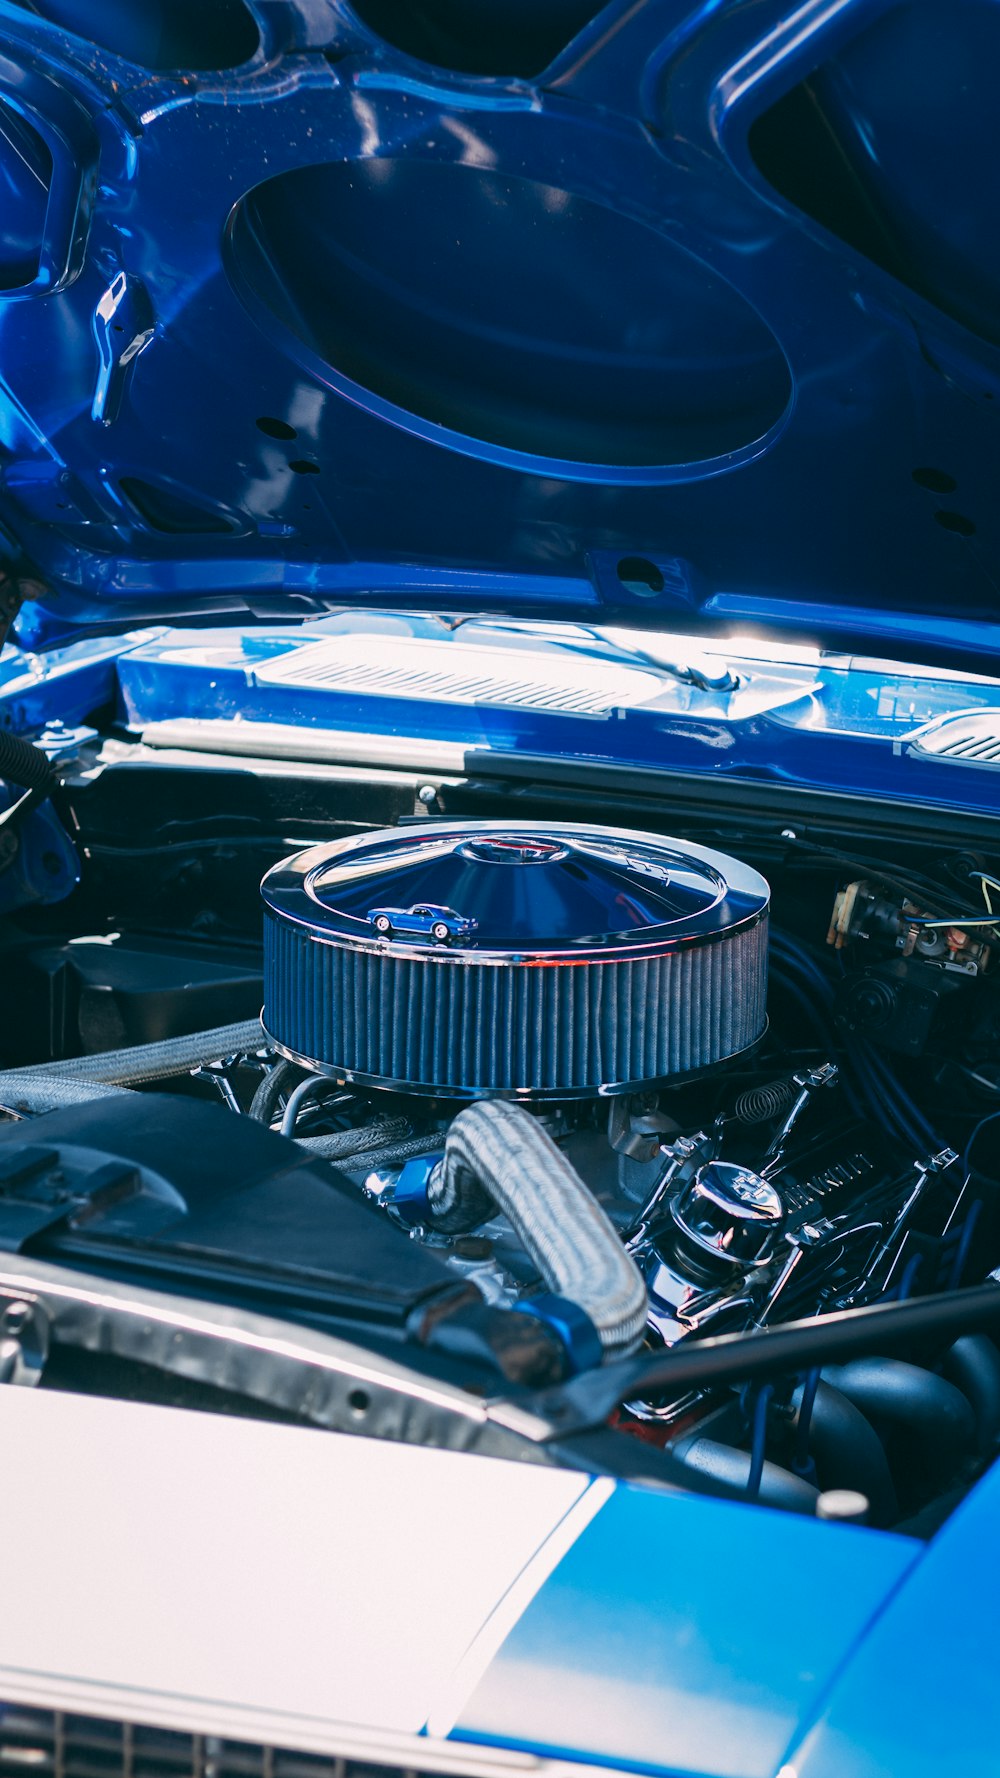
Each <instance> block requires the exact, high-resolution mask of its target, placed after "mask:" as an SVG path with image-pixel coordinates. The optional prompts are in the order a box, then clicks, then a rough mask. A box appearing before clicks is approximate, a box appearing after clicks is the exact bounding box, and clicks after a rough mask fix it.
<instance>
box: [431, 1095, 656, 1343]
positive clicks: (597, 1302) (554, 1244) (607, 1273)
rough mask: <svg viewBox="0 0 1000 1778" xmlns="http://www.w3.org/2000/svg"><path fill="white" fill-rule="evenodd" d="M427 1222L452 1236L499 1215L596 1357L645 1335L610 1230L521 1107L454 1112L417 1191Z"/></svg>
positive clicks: (625, 1263)
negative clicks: (588, 1335) (589, 1334)
mask: <svg viewBox="0 0 1000 1778" xmlns="http://www.w3.org/2000/svg"><path fill="white" fill-rule="evenodd" d="M427 1205H428V1216H429V1221H430V1222H431V1224H432V1225H433V1226H434V1227H435V1228H439V1229H442V1230H444V1231H446V1232H448V1233H454V1234H458V1233H460V1232H462V1231H463V1230H466V1229H470V1228H475V1227H476V1226H477V1225H478V1224H479V1223H482V1222H485V1221H486V1220H487V1219H488V1218H489V1217H490V1216H493V1215H495V1214H496V1212H497V1211H498V1210H501V1211H502V1212H503V1214H504V1215H505V1216H506V1217H507V1219H508V1221H509V1222H510V1223H511V1224H512V1225H513V1227H514V1229H515V1230H516V1231H517V1234H518V1235H519V1236H520V1238H521V1240H522V1241H523V1243H524V1246H525V1247H526V1248H527V1250H528V1252H529V1253H530V1255H531V1257H532V1259H533V1260H534V1262H535V1264H536V1266H537V1267H538V1270H539V1272H540V1273H541V1275H542V1278H543V1279H544V1281H545V1284H546V1287H547V1289H549V1290H550V1291H553V1292H554V1293H555V1295H557V1296H561V1297H566V1298H568V1299H569V1301H571V1302H574V1303H576V1304H578V1305H579V1307H580V1308H581V1309H583V1310H584V1312H585V1313H586V1314H587V1315H588V1316H589V1317H590V1320H591V1321H592V1322H593V1324H594V1327H595V1328H596V1329H597V1333H598V1335H599V1337H600V1341H601V1346H602V1348H603V1351H604V1356H605V1357H606V1358H611V1357H617V1356H620V1355H621V1354H623V1353H626V1352H631V1351H633V1350H634V1349H635V1347H636V1346H637V1345H638V1344H639V1342H640V1341H641V1339H642V1337H643V1334H644V1333H645V1329H646V1314H647V1298H646V1286H645V1284H644V1282H643V1279H642V1276H641V1274H640V1272H639V1269H638V1267H637V1266H636V1264H635V1262H634V1261H633V1260H632V1259H631V1257H630V1256H629V1254H627V1253H626V1251H625V1249H624V1247H623V1246H622V1243H621V1241H620V1239H619V1237H618V1234H617V1232H616V1231H615V1229H614V1227H613V1225H612V1223H611V1222H610V1221H609V1219H608V1217H607V1216H606V1215H605V1213H604V1211H603V1210H602V1209H601V1206H600V1205H599V1204H598V1202H597V1200H596V1198H595V1197H594V1196H593V1195H592V1193H591V1192H590V1191H589V1190H588V1189H587V1187H586V1185H585V1184H584V1182H583V1180H582V1179H581V1178H580V1175H579V1174H578V1173H577V1172H576V1171H575V1169H574V1168H573V1167H572V1166H571V1165H570V1163H569V1161H568V1160H567V1159H566V1156H565V1155H564V1154H563V1153H562V1151H561V1150H560V1149H559V1148H557V1147H556V1145H555V1143H554V1142H553V1140H552V1138H551V1136H549V1135H548V1134H547V1133H546V1131H545V1130H543V1129H542V1128H541V1127H540V1125H539V1124H538V1123H537V1122H536V1121H535V1119H534V1118H533V1117H532V1116H531V1114H530V1113H529V1112H527V1111H525V1110H524V1108H523V1106H521V1105H514V1104H511V1103H509V1102H508V1101H506V1100H501V1099H493V1100H483V1101H482V1102H481V1103H479V1104H476V1105H470V1106H468V1107H467V1109H466V1110H465V1111H460V1112H459V1114H458V1116H457V1117H456V1118H455V1120H454V1122H453V1123H452V1125H451V1128H450V1129H449V1131H448V1134H447V1137H446V1139H445V1150H444V1158H443V1160H441V1161H440V1162H439V1163H438V1165H437V1167H435V1169H434V1171H433V1173H432V1174H431V1177H430V1180H429V1182H428V1186H427Z"/></svg>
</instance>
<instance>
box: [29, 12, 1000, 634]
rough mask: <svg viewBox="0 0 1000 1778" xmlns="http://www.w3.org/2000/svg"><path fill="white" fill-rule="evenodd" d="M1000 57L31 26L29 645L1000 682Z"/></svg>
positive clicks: (298, 16) (848, 20)
mask: <svg viewBox="0 0 1000 1778" xmlns="http://www.w3.org/2000/svg"><path fill="white" fill-rule="evenodd" d="M998 51H1000V12H998V11H997V9H996V8H995V7H994V6H992V5H988V4H985V3H984V0H954V3H953V4H952V5H951V6H949V7H948V8H942V7H940V6H939V5H936V4H934V3H933V0H895V3H888V0H810V3H809V4H807V5H806V6H801V5H794V6H793V5H792V4H791V3H790V0H784V3H783V4H781V3H775V0H752V3H751V0H729V3H721V4H720V3H719V0H703V3H702V4H701V5H699V6H692V7H689V8H687V9H685V7H684V6H683V5H678V4H677V0H645V3H644V4H635V0H613V3H612V4H610V5H608V6H606V7H603V8H601V7H599V6H597V5H596V4H594V3H593V0H532V3H531V4H529V0H475V3H474V4H473V3H471V0H466V3H465V4H462V5H459V4H458V3H457V0H422V3H421V4H420V5H410V4H404V0H355V4H354V5H348V4H347V0H267V3H266V4H265V3H264V0H256V4H254V3H253V0H213V3H211V4H209V3H207V0H205V3H204V4H198V5H195V4H194V3H193V0H146V3H145V4H144V5H142V6H139V7H137V6H135V5H132V4H130V3H127V0H0V185H2V189H3V194H4V206H5V209H4V215H5V227H4V232H3V241H2V245H0V459H2V466H0V525H2V528H3V535H4V536H5V537H6V554H7V557H8V561H9V563H10V565H11V569H12V572H13V574H14V575H15V576H16V578H17V579H18V580H19V581H20V583H21V585H20V588H19V591H20V594H21V595H22V596H23V597H25V598H27V599H29V600H30V601H31V602H32V605H33V611H32V614H31V616H30V618H29V619H28V620H27V629H26V632H25V633H26V635H30V639H31V641H32V642H33V643H35V644H38V643H44V642H45V641H46V639H49V638H53V637H55V636H56V635H57V634H63V635H65V633H66V631H67V628H69V629H72V628H74V627H81V626H86V625H101V624H107V623H109V622H111V623H115V622H118V623H129V622H135V621H138V620H140V619H144V618H160V617H171V618H176V617H178V616H181V615H184V616H187V617H191V618H200V619H205V618H211V617H216V618H217V617H219V616H220V615H224V614H226V613H233V612H241V613H242V614H244V615H246V614H247V612H250V613H251V614H263V615H266V616H269V617H272V618H273V617H279V616H286V617H288V618H297V617H299V618H300V617H303V616H309V615H315V614H317V613H321V612H322V611H324V610H325V609H327V608H328V607H329V606H330V605H332V604H336V605H342V604H343V603H344V602H345V601H346V602H351V601H352V600H358V601H361V602H370V603H377V604H381V605H383V606H384V605H386V604H387V603H391V602H392V601H393V599H394V598H399V599H400V601H401V602H403V603H405V604H407V605H408V606H410V607H411V608H412V607H413V606H415V605H424V606H425V607H430V606H437V607H438V608H440V607H441V606H442V605H446V606H447V607H448V608H452V609H457V610H461V609H468V608H478V609H483V608H486V609H491V610H494V611H497V612H503V611H513V612H524V611H526V610H531V611H534V612H536V613H546V612H547V613H549V614H559V613H565V614H567V615H569V614H576V615H580V614H589V615H590V616H591V617H593V616H594V614H595V611H596V612H600V613H602V614H604V615H605V616H609V617H611V616H613V615H614V614H615V613H619V614H621V613H627V614H628V615H629V616H630V618H631V619H632V620H633V621H635V620H638V621H640V622H643V623H645V624H648V625H654V626H656V625H660V626H664V627H669V626H670V625H672V624H677V623H678V622H679V621H681V620H683V624H684V625H685V626H686V627H687V628H688V629H690V628H691V627H692V626H695V627H696V626H697V625H699V624H705V625H711V626H715V627H720V626H721V627H723V628H725V627H726V626H732V625H734V624H735V625H740V624H744V625H745V624H746V623H747V622H751V623H756V624H759V625H762V626H764V627H768V626H773V625H775V624H779V625H781V626H782V627H783V628H786V629H788V628H790V629H792V630H794V631H795V632H796V633H798V634H804V635H809V636H812V637H815V638H817V639H820V640H829V639H836V641H837V642H838V644H840V645H844V644H845V643H850V644H851V645H856V644H857V643H858V642H860V643H861V644H862V645H869V646H870V645H871V643H872V641H873V639H875V638H881V639H882V640H883V642H884V640H885V639H886V638H891V639H892V642H893V646H894V649H895V650H896V652H897V653H898V654H901V655H905V656H907V657H912V658H918V657H920V656H921V655H924V656H926V657H927V658H930V657H932V656H934V657H935V658H936V657H939V656H943V655H948V656H949V657H950V658H953V659H956V658H964V659H965V660H966V661H967V662H968V661H969V660H971V659H972V658H974V657H976V656H977V655H978V656H979V657H980V658H982V657H983V656H984V655H985V654H987V653H989V652H993V653H995V652H997V635H998V625H997V622H996V616H997V584H998V576H1000V512H998V510H997V505H996V501H995V498H994V486H995V473H996V458H997V448H996V429H997V425H998V416H997V407H998V405H1000V402H998V391H1000V326H998V324H997V320H996V317H997V314H998V313H1000V303H998V300H997V297H998V285H1000V248H998V245H997V243H998V241H1000V232H998V230H997V229H996V227H995V210H996V203H997V200H996V195H995V178H994V168H995V166H996V161H997V151H998V148H1000V140H998V138H1000V115H998V113H997V109H996V106H995V104H994V102H993V94H992V84H993V75H992V70H993V69H994V68H995V66H996V61H997V54H998Z"/></svg>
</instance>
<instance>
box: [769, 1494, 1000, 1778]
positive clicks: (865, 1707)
mask: <svg viewBox="0 0 1000 1778" xmlns="http://www.w3.org/2000/svg"><path fill="white" fill-rule="evenodd" d="M998 1527H1000V1471H998V1470H997V1469H995V1468H994V1469H993V1470H991V1471H990V1473H989V1474H988V1475H987V1476H986V1477H985V1478H984V1479H983V1481H982V1482H981V1483H980V1485H979V1487H978V1488H976V1489H975V1490H974V1491H973V1493H972V1494H970V1495H969V1497H968V1498H967V1499H966V1500H965V1501H964V1502H963V1504H962V1505H961V1506H960V1507H959V1508H958V1509H957V1511H956V1512H955V1513H954V1514H953V1515H952V1517H951V1518H950V1519H949V1520H948V1522H947V1523H946V1525H945V1526H944V1528H943V1529H942V1530H941V1531H940V1532H939V1533H938V1535H937V1537H936V1538H935V1540H934V1542H933V1543H932V1544H931V1546H930V1548H929V1550H928V1552H927V1555H926V1557H925V1558H924V1559H923V1561H922V1562H920V1564H919V1565H918V1566H917V1567H916V1568H915V1570H914V1571H913V1574H912V1577H911V1578H910V1579H909V1580H908V1581H907V1583H906V1585H905V1586H904V1587H903V1588H902V1589H901V1591H900V1592H899V1593H898V1594H897V1595H896V1597H895V1598H894V1599H892V1600H891V1601H890V1603H889V1605H888V1607H887V1609H886V1610H885V1612H884V1613H883V1615H882V1616H881V1617H880V1618H879V1620H878V1621H877V1623H876V1624H875V1625H874V1627H873V1628H872V1631H871V1633H870V1635H869V1636H868V1637H867V1639H866V1640H865V1641H864V1642H863V1643H862V1644H861V1646H860V1648H859V1650H858V1652H857V1654H856V1656H855V1658H854V1659H853V1660H852V1661H851V1663H850V1664H849V1666H848V1667H847V1669H846V1671H845V1672H844V1674H843V1676H842V1677H841V1678H840V1679H839V1681H838V1682H837V1684H836V1685H835V1686H834V1688H833V1690H832V1693H831V1695H830V1697H829V1699H824V1701H823V1707H822V1709H821V1711H820V1713H819V1721H818V1723H817V1724H816V1725H815V1726H814V1727H813V1728H812V1730H811V1731H810V1732H809V1733H808V1734H807V1735H806V1736H805V1737H804V1738H802V1739H801V1740H800V1744H799V1745H797V1746H795V1747H793V1748H792V1749H790V1750H789V1753H788V1768H789V1778H790V1774H791V1773H795V1775H796V1778H884V1775H885V1774H890V1773H891V1774H892V1778H897V1775H898V1778H903V1775H904V1774H905V1778H943V1774H945V1773H948V1774H951V1773H961V1775H962V1778H995V1775H996V1773H997V1771H998V1770H1000V1709H998V1704H997V1695H998V1694H997V1662H998V1655H1000V1638H998V1634H997V1599H998V1597H1000V1532H998Z"/></svg>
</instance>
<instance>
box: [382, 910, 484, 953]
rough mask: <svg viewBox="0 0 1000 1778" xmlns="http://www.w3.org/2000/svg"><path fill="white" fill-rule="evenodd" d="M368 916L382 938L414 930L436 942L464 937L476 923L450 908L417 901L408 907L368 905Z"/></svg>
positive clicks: (472, 930)
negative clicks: (372, 906) (375, 906)
mask: <svg viewBox="0 0 1000 1778" xmlns="http://www.w3.org/2000/svg"><path fill="white" fill-rule="evenodd" d="M368 918H369V920H370V921H371V923H372V925H373V926H374V928H375V930H376V932H379V933H381V935H382V937H383V938H389V937H390V936H391V935H393V934H395V933H414V934H418V935H419V936H421V937H427V938H433V939H434V940H435V941H436V942H437V943H438V944H439V945H444V944H447V943H448V941H449V940H450V939H453V938H466V937H467V936H468V935H469V933H471V932H474V931H475V930H476V922H475V920H472V919H466V918H465V917H464V916H463V915H462V914H456V913H455V911H454V909H453V908H443V907H438V906H437V904H436V903H433V902H430V903H428V902H417V903H416V904H415V905H414V906H413V907H411V908H372V909H371V910H370V912H369V914H368Z"/></svg>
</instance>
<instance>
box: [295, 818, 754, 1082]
mask: <svg viewBox="0 0 1000 1778" xmlns="http://www.w3.org/2000/svg"><path fill="white" fill-rule="evenodd" d="M261 893H262V896H263V900H264V958H265V962H264V990H265V1001H264V1014H263V1019H264V1026H265V1029H266V1031H267V1033H268V1035H269V1037H270V1038H271V1040H272V1042H273V1043H274V1046H275V1048H276V1049H278V1050H280V1051H281V1052H282V1053H283V1054H285V1055H288V1056H291V1057H293V1058H294V1059H295V1060H297V1061H301V1062H303V1063H305V1064H307V1065H308V1066H310V1067H312V1068H316V1069H319V1070H321V1071H322V1072H325V1073H329V1074H333V1075H336V1076H338V1077H341V1078H343V1079H344V1080H347V1081H355V1082H358V1083H360V1084H363V1085H369V1086H379V1087H393V1088H396V1089H401V1090H403V1091H406V1092H416V1093H436V1094H440V1095H442V1096H447V1097H454V1098H470V1099H471V1098H483V1097H490V1096H504V1097H512V1098H529V1099H531V1098H542V1099H544V1098H550V1099H557V1098H574V1097H585V1096H589V1095H595V1094H609V1093H625V1092H632V1091H635V1090H637V1089H639V1088H642V1087H647V1086H653V1085H657V1084H662V1083H666V1082H672V1081H676V1080H677V1079H678V1078H680V1077H682V1076H684V1075H688V1074H693V1073H698V1072H701V1071H703V1070H705V1069H706V1068H711V1067H712V1066H713V1065H714V1064H716V1063H718V1062H722V1061H724V1060H726V1059H727V1058H728V1057H731V1056H735V1055H738V1054H739V1053H740V1052H741V1051H742V1050H745V1049H748V1048H749V1047H750V1046H751V1045H752V1044H754V1043H756V1041H757V1039H758V1038H759V1037H760V1036H761V1035H762V1034H763V1032H764V1029H765V1025H766V1014H765V998H766V986H767V910H768V899H769V892H768V886H767V884H766V883H765V881H764V879H763V877H761V876H759V875H758V874H757V872H756V871H754V870H751V869H750V868H749V866H747V865H745V864H740V863H739V862H738V861H737V860H736V859H734V858H727V857H725V855H724V854H722V853H721V852H713V851H709V850H708V849H707V848H706V847H704V846H695V845H692V844H690V842H688V841H686V840H685V841H677V840H669V839H660V838H659V837H657V836H656V835H653V834H646V833H632V832H628V831H625V830H619V829H615V828H602V827H589V826H581V825H576V824H570V823H559V824H548V823H544V822H539V821H516V822H506V821H481V822H475V823H469V822H454V821H426V822H420V823H418V824H415V825H414V826H412V827H404V828H391V829H386V830H385V831H383V832H380V833H372V834H365V835H363V836H362V837H360V838H354V839H348V840H339V841H337V842H335V843H334V844H333V845H326V846H316V847H312V848H311V849H310V850H309V851H306V852H300V853H298V854H297V855H296V856H295V857H294V858H289V859H286V860H285V862H284V863H283V864H278V865H275V866H274V868H273V869H272V870H270V871H269V872H268V874H267V876H266V877H265V878H264V881H263V884H262V886H261Z"/></svg>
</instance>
